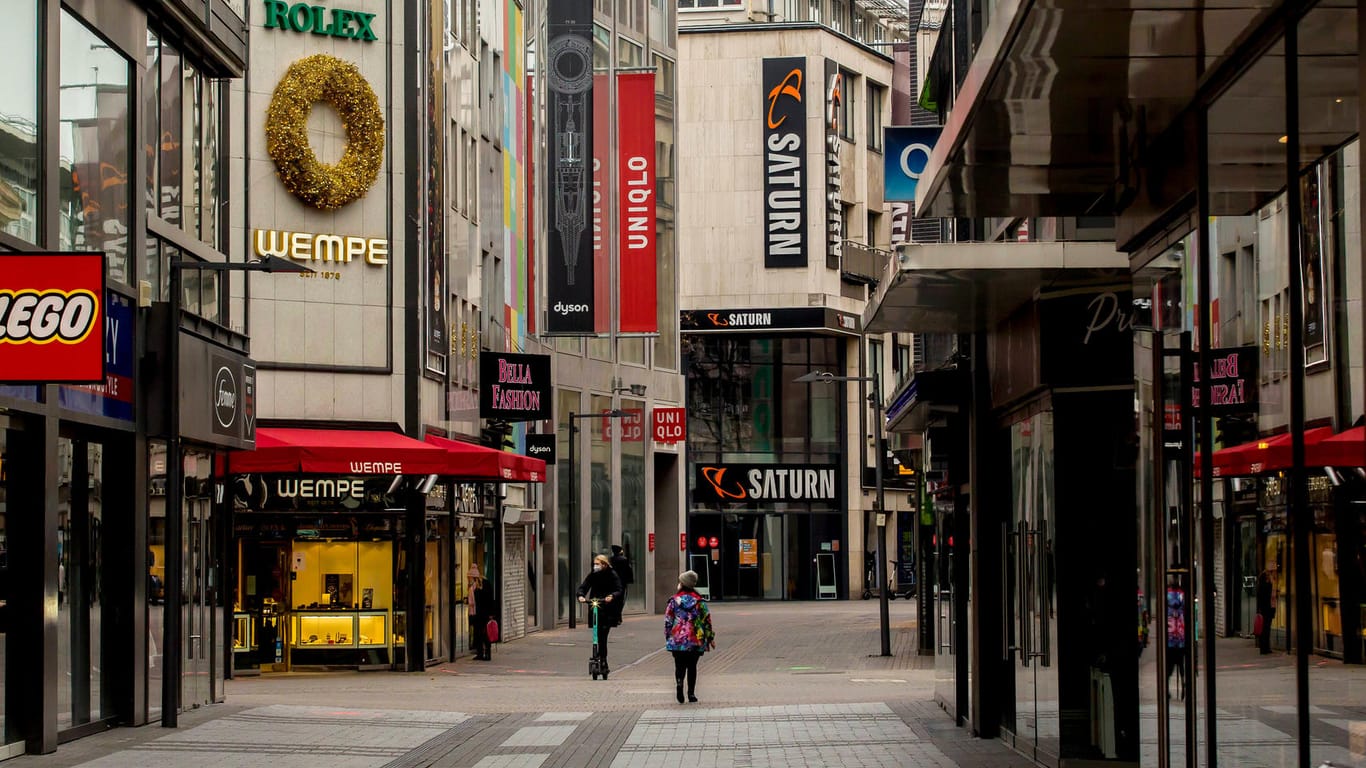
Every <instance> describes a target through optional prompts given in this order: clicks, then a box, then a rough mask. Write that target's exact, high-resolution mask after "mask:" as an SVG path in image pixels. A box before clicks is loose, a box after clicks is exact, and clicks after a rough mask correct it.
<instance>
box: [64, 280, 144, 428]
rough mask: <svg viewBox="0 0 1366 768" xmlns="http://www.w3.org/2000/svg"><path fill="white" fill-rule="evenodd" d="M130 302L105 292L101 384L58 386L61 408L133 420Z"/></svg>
mask: <svg viewBox="0 0 1366 768" xmlns="http://www.w3.org/2000/svg"><path fill="white" fill-rule="evenodd" d="M135 362H136V361H135V360H134V359H133V301H132V299H129V298H127V297H125V296H122V295H120V294H117V293H114V292H113V291H106V292H105V315H104V383H103V384H81V385H62V386H61V387H59V388H58V389H57V402H58V403H59V404H60V405H61V406H62V407H63V408H69V409H71V410H73V411H80V412H81V413H89V414H93V415H95V416H108V417H110V418H114V419H122V420H124V421H132V420H133V364H134V363H135Z"/></svg>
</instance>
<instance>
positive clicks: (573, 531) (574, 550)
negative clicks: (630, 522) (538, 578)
mask: <svg viewBox="0 0 1366 768" xmlns="http://www.w3.org/2000/svg"><path fill="white" fill-rule="evenodd" d="M630 415H631V414H629V413H627V412H626V411H623V410H621V409H620V408H613V409H612V410H610V411H603V412H602V413H574V412H573V411H570V412H569V574H570V578H569V584H570V586H571V588H572V586H573V584H574V578H573V574H574V569H575V568H577V567H578V565H577V563H578V562H579V472H578V467H577V466H575V465H574V455H575V447H576V446H575V444H576V443H578V441H579V438H578V435H579V425H578V423H577V422H578V421H579V419H621V418H625V417H627V416H630ZM578 612H579V609H578V608H576V607H575V606H574V601H573V600H570V601H569V628H570V629H573V628H575V627H576V626H578V623H577V621H576V619H577V618H578Z"/></svg>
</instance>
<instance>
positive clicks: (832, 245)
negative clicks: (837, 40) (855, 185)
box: [825, 59, 844, 269]
mask: <svg viewBox="0 0 1366 768" xmlns="http://www.w3.org/2000/svg"><path fill="white" fill-rule="evenodd" d="M843 112H844V73H842V72H840V65H839V64H836V63H835V62H834V60H833V59H826V60H825V266H826V267H828V268H830V269H839V268H840V255H841V254H842V253H843V250H844V199H843V197H844V192H843V190H844V182H843V178H842V176H841V174H840V116H841V114H842V113H843Z"/></svg>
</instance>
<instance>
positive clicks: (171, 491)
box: [161, 256, 313, 728]
mask: <svg viewBox="0 0 1366 768" xmlns="http://www.w3.org/2000/svg"><path fill="white" fill-rule="evenodd" d="M186 269H193V270H196V271H200V272H312V271H313V270H312V269H310V268H308V267H307V266H304V265H303V264H300V263H298V262H295V261H289V260H288V259H282V258H280V257H278V256H267V257H266V258H264V259H260V260H258V261H245V262H244V261H232V262H229V261H191V260H184V259H172V260H171V261H170V275H169V278H170V296H168V297H167V304H168V305H169V306H168V309H167V313H166V314H167V318H166V368H167V371H166V397H165V404H164V408H165V409H166V410H165V417H166V555H165V559H166V563H165V571H166V579H165V581H166V598H165V600H163V601H162V622H161V626H162V642H161V647H162V656H161V658H162V677H161V724H162V725H163V726H165V727H167V728H175V727H176V724H177V723H178V721H179V715H180V677H181V671H182V668H183V665H182V663H181V661H182V657H183V655H184V649H183V648H182V647H181V644H180V629H181V621H180V620H181V616H182V614H181V611H182V610H183V608H182V606H181V601H182V600H183V595H184V586H185V585H184V582H183V581H182V580H181V579H182V577H183V575H184V574H182V573H181V571H182V570H183V569H184V567H185V566H184V557H183V554H184V550H183V549H182V548H181V547H182V541H181V539H182V538H183V537H184V528H183V526H182V525H181V523H182V522H183V520H182V518H181V515H182V511H181V505H182V503H183V502H184V498H183V497H184V485H183V483H184V481H183V480H182V479H181V474H182V472H183V470H184V458H183V457H182V456H181V455H180V315H181V304H182V303H183V301H184V296H182V295H181V288H180V282H181V281H180V273H181V271H182V270H186Z"/></svg>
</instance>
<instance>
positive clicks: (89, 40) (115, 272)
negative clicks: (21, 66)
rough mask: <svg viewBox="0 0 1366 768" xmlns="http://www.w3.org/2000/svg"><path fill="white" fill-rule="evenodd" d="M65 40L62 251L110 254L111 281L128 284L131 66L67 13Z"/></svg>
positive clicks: (61, 133)
mask: <svg viewBox="0 0 1366 768" xmlns="http://www.w3.org/2000/svg"><path fill="white" fill-rule="evenodd" d="M61 35H62V46H61V51H62V53H61V59H62V60H61V86H60V89H61V90H60V93H61V97H60V101H61V118H60V119H61V123H60V128H59V133H58V135H59V141H60V149H59V152H60V164H61V167H62V172H61V181H60V184H61V193H60V194H61V211H60V215H61V223H60V228H59V231H58V235H57V247H58V248H60V249H61V250H64V251H77V250H79V251H104V253H105V265H106V270H107V272H108V277H109V279H110V280H112V281H114V282H119V283H125V284H127V283H130V282H131V275H130V274H129V264H130V260H129V253H128V230H129V228H130V226H131V224H132V219H131V218H130V215H129V213H130V211H129V207H128V203H129V199H128V198H129V194H128V169H129V167H130V163H129V159H130V158H129V151H128V150H129V146H130V144H131V143H132V134H133V126H132V121H131V119H130V116H131V110H130V109H129V107H130V106H131V104H130V101H131V99H130V96H129V94H130V93H131V92H132V88H130V87H129V79H130V78H129V75H130V70H131V69H132V67H131V63H130V62H129V61H128V60H127V59H125V58H124V57H123V56H121V55H120V54H119V53H118V52H116V51H115V50H114V49H113V47H111V46H110V45H108V44H107V43H105V42H104V41H103V40H101V39H100V38H99V37H97V36H96V35H95V33H94V32H92V31H90V29H89V28H88V27H86V26H85V24H83V23H81V21H80V20H79V19H77V18H76V17H75V16H73V15H71V13H70V12H68V11H66V10H65V9H63V11H62V22H61Z"/></svg>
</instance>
